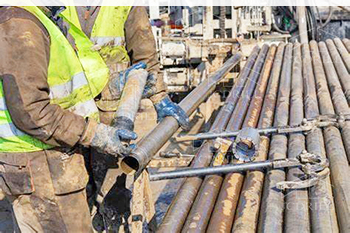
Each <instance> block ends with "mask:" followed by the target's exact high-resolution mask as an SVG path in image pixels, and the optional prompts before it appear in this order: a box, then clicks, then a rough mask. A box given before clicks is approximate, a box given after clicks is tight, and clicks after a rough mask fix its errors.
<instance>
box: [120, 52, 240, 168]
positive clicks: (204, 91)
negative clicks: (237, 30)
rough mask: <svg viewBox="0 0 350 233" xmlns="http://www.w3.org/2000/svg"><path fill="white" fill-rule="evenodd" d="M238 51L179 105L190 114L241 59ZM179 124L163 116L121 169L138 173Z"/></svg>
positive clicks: (172, 118) (169, 117)
mask: <svg viewBox="0 0 350 233" xmlns="http://www.w3.org/2000/svg"><path fill="white" fill-rule="evenodd" d="M241 57H242V54H241V53H240V52H238V53H236V54H234V55H233V56H232V57H231V58H229V59H228V60H227V61H226V62H225V63H224V64H223V66H222V67H220V69H218V70H217V71H216V72H215V73H214V74H212V75H210V76H209V77H208V78H207V79H205V80H203V82H202V83H201V84H200V85H198V87H196V88H195V89H194V90H193V91H191V92H190V94H188V95H187V96H186V98H184V99H183V100H182V101H181V102H180V104H179V106H180V107H181V108H182V109H183V110H184V111H185V112H186V114H187V115H191V114H192V113H193V112H194V111H195V110H196V109H197V108H198V106H199V105H200V104H201V103H202V102H203V101H205V100H206V99H207V98H208V97H209V96H210V94H211V93H212V92H213V91H214V90H215V87H216V85H217V84H218V82H219V81H220V80H222V79H223V78H224V77H225V76H226V74H227V73H229V72H230V70H232V69H233V68H234V67H235V66H236V65H237V64H238V63H239V61H240V60H241ZM178 128H179V124H178V122H177V120H176V119H175V118H174V117H171V116H168V117H165V118H164V119H163V120H162V121H161V122H159V124H158V125H157V126H156V127H155V128H154V129H153V130H152V131H151V132H149V133H148V134H147V135H146V136H145V137H143V138H142V139H141V141H140V142H138V143H137V147H136V149H135V150H134V151H133V152H132V153H131V154H130V155H128V156H126V157H124V158H123V159H122V161H121V169H122V170H123V172H124V173H126V174H134V173H135V172H136V175H139V174H140V173H141V172H142V170H143V169H144V168H145V167H146V166H147V164H148V163H149V161H150V160H151V159H152V157H153V156H154V155H155V154H156V153H157V152H158V150H159V149H160V148H161V147H162V146H163V145H164V144H165V143H166V142H167V141H168V140H169V139H170V137H171V136H172V135H173V134H174V133H175V132H176V130H178Z"/></svg>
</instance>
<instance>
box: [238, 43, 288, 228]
mask: <svg viewBox="0 0 350 233" xmlns="http://www.w3.org/2000/svg"><path fill="white" fill-rule="evenodd" d="M284 46H285V45H284V44H283V43H281V44H280V45H279V46H278V49H277V53H276V56H275V59H274V62H273V67H272V71H271V76H270V81H269V84H268V89H267V91H266V95H265V99H264V104H263V107H262V110H261V116H260V120H259V123H258V128H268V127H271V126H272V123H273V117H274V111H275V105H276V96H277V89H278V83H279V78H280V72H281V64H282V60H283V51H284ZM269 145H270V137H269V136H260V147H259V153H258V156H257V158H256V161H265V160H266V159H267V153H268V150H269ZM263 182H264V172H263V171H251V172H248V173H247V175H246V177H245V180H244V184H243V188H242V194H241V197H240V200H239V203H238V207H237V211H236V216H237V217H236V220H235V222H234V226H233V228H232V231H235V232H236V231H237V232H239V231H244V232H256V228H257V222H258V217H259V208H260V202H261V192H262V187H263ZM245 193H247V195H245ZM248 193H249V195H248ZM241 210H244V211H241ZM238 223H242V224H238Z"/></svg>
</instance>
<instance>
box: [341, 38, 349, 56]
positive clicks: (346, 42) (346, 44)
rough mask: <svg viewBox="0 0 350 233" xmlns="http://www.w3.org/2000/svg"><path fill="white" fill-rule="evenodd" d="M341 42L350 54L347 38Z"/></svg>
mask: <svg viewBox="0 0 350 233" xmlns="http://www.w3.org/2000/svg"><path fill="white" fill-rule="evenodd" d="M342 41H343V44H344V45H345V47H346V50H348V53H350V40H349V39H348V38H344V39H342Z"/></svg>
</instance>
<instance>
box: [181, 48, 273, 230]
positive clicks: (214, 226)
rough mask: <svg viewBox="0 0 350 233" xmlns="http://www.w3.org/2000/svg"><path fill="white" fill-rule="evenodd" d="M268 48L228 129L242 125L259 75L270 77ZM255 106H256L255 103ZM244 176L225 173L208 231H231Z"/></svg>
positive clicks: (253, 119) (253, 122) (255, 116)
mask: <svg viewBox="0 0 350 233" xmlns="http://www.w3.org/2000/svg"><path fill="white" fill-rule="evenodd" d="M268 50H269V47H268V46H267V45H264V46H263V47H262V48H261V51H260V54H259V57H258V59H257V61H256V63H255V65H254V67H253V70H252V73H251V75H250V76H249V82H248V83H247V85H246V86H245V88H244V90H243V94H242V96H241V98H240V100H239V102H238V104H237V108H236V109H237V111H235V112H234V113H233V114H232V118H231V120H230V122H229V123H228V127H227V129H226V130H227V131H234V130H238V129H240V128H241V127H242V123H243V120H244V118H245V116H246V113H247V109H248V106H249V103H250V101H251V98H252V94H253V93H254V90H255V87H256V82H257V81H258V78H259V77H260V78H261V77H263V78H264V79H267V78H268V76H262V75H260V72H261V70H262V68H263V65H264V61H265V59H266V56H267V52H268ZM269 59H271V53H269ZM268 63H269V62H268ZM265 81H266V80H264V81H263V82H265ZM265 85H266V84H265ZM264 92H265V91H264ZM253 106H254V107H255V105H253ZM260 109H261V106H258V108H257V109H255V110H256V111H258V110H259V112H260ZM252 111H254V110H252ZM251 113H252V112H250V114H251ZM258 117H259V114H253V116H252V117H251V120H248V121H247V122H246V125H245V126H251V127H254V126H255V125H256V123H257V121H258ZM247 118H249V116H247ZM247 118H246V119H247ZM235 162H237V161H235ZM243 178H244V175H243V174H241V173H231V174H227V175H225V177H224V180H223V183H222V185H221V190H220V192H219V194H218V197H217V200H216V203H215V206H214V209H213V212H212V215H211V218H210V221H209V224H208V229H207V231H208V232H219V231H220V232H229V231H231V227H232V222H233V218H234V212H235V209H236V206H237V202H238V197H239V193H240V190H241V186H242V183H243ZM201 230H205V229H201ZM185 232H186V231H185Z"/></svg>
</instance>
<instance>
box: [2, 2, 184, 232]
mask: <svg viewBox="0 0 350 233" xmlns="http://www.w3.org/2000/svg"><path fill="white" fill-rule="evenodd" d="M60 11H61V8H60V7H40V8H39V7H1V8H0V48H1V53H0V174H1V176H0V188H1V190H2V191H3V192H4V193H5V195H6V197H7V199H8V200H9V201H10V202H11V204H12V207H13V212H14V216H15V220H16V221H15V222H16V225H17V226H18V227H19V230H20V231H22V232H91V231H92V226H91V218H90V211H89V207H88V204H87V201H86V192H85V187H86V184H87V181H88V174H87V172H86V168H85V164H84V158H83V155H82V154H83V151H84V150H86V148H94V149H96V150H97V151H100V152H102V153H101V154H103V155H105V156H110V155H112V156H115V157H118V156H121V155H127V154H128V153H130V151H131V148H130V147H128V146H126V145H124V144H122V143H121V141H122V140H134V139H136V137H137V135H136V134H135V133H134V132H133V131H131V130H129V129H126V128H117V127H115V126H109V125H107V124H103V123H99V110H98V108H97V106H96V103H95V99H96V98H99V99H100V100H101V99H103V92H104V90H105V89H109V87H111V89H112V88H113V83H112V82H110V80H116V78H115V77H119V80H121V79H127V76H128V75H132V73H133V71H134V70H135V69H138V68H140V67H138V66H133V67H132V68H131V69H129V70H128V72H122V73H121V74H120V75H119V73H118V75H117V74H115V75H114V76H113V73H110V72H109V69H108V66H107V65H108V64H107V65H106V61H105V60H103V58H101V54H100V53H98V51H97V50H95V49H94V46H93V44H92V43H91V41H90V40H89V39H88V38H87V37H86V36H85V35H84V34H83V33H82V31H81V30H80V29H79V28H76V27H74V25H73V24H72V23H71V22H69V20H67V19H64V17H60V16H59V13H60ZM67 23H68V25H69V26H70V27H69V31H67V30H65V24H67ZM114 83H115V82H114ZM120 83H122V82H119V84H120ZM153 83H154V82H153ZM148 88H149V89H152V87H151V85H149V86H148ZM101 93H102V94H101ZM164 98H165V100H164ZM164 98H160V100H159V101H158V102H155V103H156V106H157V107H156V108H157V109H158V112H159V115H158V116H159V117H160V118H161V117H164V116H169V115H172V116H176V118H178V119H180V118H181V120H183V122H188V119H187V117H186V116H185V115H184V112H183V110H182V109H181V108H179V106H178V105H176V104H174V103H172V102H171V101H170V99H168V97H167V96H166V95H164ZM172 113H174V114H172ZM162 114H163V115H162ZM179 117H180V118H179Z"/></svg>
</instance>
